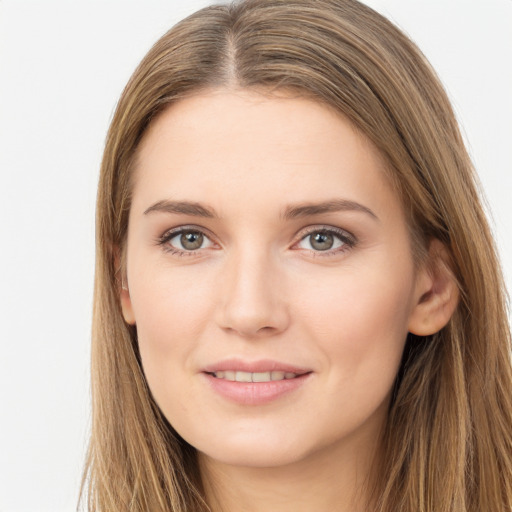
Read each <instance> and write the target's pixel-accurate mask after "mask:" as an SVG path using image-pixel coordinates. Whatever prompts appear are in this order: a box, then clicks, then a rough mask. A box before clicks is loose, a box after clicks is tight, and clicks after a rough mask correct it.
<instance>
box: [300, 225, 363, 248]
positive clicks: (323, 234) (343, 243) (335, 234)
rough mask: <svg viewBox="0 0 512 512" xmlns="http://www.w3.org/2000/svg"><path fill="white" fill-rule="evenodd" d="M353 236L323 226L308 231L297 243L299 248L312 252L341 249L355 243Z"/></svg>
mask: <svg viewBox="0 0 512 512" xmlns="http://www.w3.org/2000/svg"><path fill="white" fill-rule="evenodd" d="M355 243H356V242H355V240H354V238H353V237H352V236H351V235H350V234H349V233H347V232H346V231H343V230H341V229H337V228H323V229H316V230H314V231H310V232H309V233H307V234H306V235H305V236H303V237H302V239H301V240H300V241H299V243H298V244H297V247H298V248H299V249H306V250H308V251H314V252H327V251H338V250H339V251H342V250H343V249H345V248H350V247H353V246H354V245H355Z"/></svg>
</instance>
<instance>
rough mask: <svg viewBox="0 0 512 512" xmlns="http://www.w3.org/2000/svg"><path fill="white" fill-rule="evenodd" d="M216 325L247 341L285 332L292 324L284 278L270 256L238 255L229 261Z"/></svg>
mask: <svg viewBox="0 0 512 512" xmlns="http://www.w3.org/2000/svg"><path fill="white" fill-rule="evenodd" d="M221 288H222V292H221V293H220V301H219V303H218V306H217V323H218V325H219V326H220V327H221V328H222V329H223V330H226V331H230V332H236V333H237V334H238V335H239V336H242V337H244V338H260V337H264V336H272V335H275V334H278V333H281V332H283V331H284V330H286V328H287V327H288V325H289V321H290V318H289V309H288V303H287V300H286V291H285V286H284V275H283V272H281V271H280V270H279V264H278V263H277V262H272V257H271V255H269V254H266V253H262V254H254V253H253V254H245V255H243V254H239V255H236V256H234V257H233V258H230V259H229V261H227V262H226V268H225V269H224V273H223V277H222V281H221Z"/></svg>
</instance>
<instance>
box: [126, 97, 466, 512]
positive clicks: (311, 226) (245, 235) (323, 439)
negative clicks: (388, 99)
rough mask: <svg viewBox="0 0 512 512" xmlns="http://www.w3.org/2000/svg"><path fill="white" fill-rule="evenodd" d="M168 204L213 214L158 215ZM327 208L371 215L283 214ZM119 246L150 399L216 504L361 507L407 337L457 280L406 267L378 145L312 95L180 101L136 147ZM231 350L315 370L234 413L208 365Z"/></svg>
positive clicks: (432, 318) (442, 305)
mask: <svg viewBox="0 0 512 512" xmlns="http://www.w3.org/2000/svg"><path fill="white" fill-rule="evenodd" d="M170 200H172V201H187V202H193V203H199V204H201V205H203V206H204V207H205V208H206V207H207V208H209V209H212V210H214V211H215V212H216V214H217V215H218V216H217V217H203V216H198V215H192V214H191V213H190V212H189V213H184V212H171V211H161V210H160V209H158V207H155V206H154V205H157V204H158V203H159V202H161V201H170ZM335 200H336V201H338V200H344V201H350V202H352V203H357V205H360V206H362V207H363V208H357V207H356V208H354V207H353V204H352V205H351V208H350V209H342V210H339V211H329V212H324V213H311V212H310V213H308V212H303V215H302V216H300V217H296V218H285V217H283V212H285V211H286V210H287V209H289V208H291V207H295V206H297V205H304V204H310V203H324V202H332V201H335ZM160 204H161V203H160ZM151 207H153V210H152V211H148V209H149V208H151ZM364 209H368V210H369V211H371V213H369V212H368V211H364ZM196 213H197V212H196ZM182 226H185V227H188V228H189V229H190V226H194V228H193V229H194V230H196V231H201V232H202V233H204V238H203V241H204V243H203V245H202V246H200V248H198V249H196V250H185V249H184V248H183V246H181V245H180V240H181V238H180V236H179V235H177V234H175V233H174V234H173V236H174V237H173V238H172V237H170V236H167V238H165V235H166V234H168V232H169V230H172V229H175V228H180V227H182ZM322 229H338V230H342V231H341V232H338V234H334V235H332V236H333V237H334V238H333V241H334V249H333V250H327V251H322V250H317V249H316V248H315V247H313V245H312V238H311V236H310V235H311V232H315V230H316V233H317V234H318V231H319V230H322ZM339 233H341V235H342V236H341V237H340V238H338V237H339V236H340V235H339ZM163 237H164V239H163ZM170 238H171V239H170ZM433 247H434V249H435V250H434V249H432V248H431V251H430V252H431V254H434V253H435V255H437V256H436V257H438V255H439V254H441V257H442V248H440V247H439V244H437V245H436V244H433ZM126 250H127V252H126V256H127V259H126V261H127V263H126V265H127V266H126V284H127V285H126V286H125V288H124V289H123V290H121V302H122V307H123V314H124V317H125V320H126V321H127V322H128V323H130V324H136V326H137V332H138V339H139V346H140V353H141V358H142V364H143V368H144V372H145V374H146V377H147V380H148V383H149V386H150V388H151V391H152V393H153V395H154V397H155V399H156V401H157V403H158V404H159V406H160V408H161V409H162V411H163V412H164V414H165V415H166V417H167V418H168V420H169V421H170V422H171V424H172V425H173V426H174V428H175V429H176V430H177V432H178V433H179V434H180V435H181V436H182V437H183V438H184V439H185V440H186V441H188V442H189V443H190V444H191V445H192V446H194V447H195V448H197V450H198V454H199V455H198V457H199V463H200V469H201V473H202V476H203V480H204V481H205V486H206V493H207V497H208V500H209V501H210V503H211V505H212V507H213V509H214V510H223V511H235V510H236V511H237V512H240V511H251V512H256V511H263V510H265V511H268V510H272V511H274V512H275V511H290V512H291V511H294V512H298V511H299V512H300V511H306V510H307V511H310V510H316V511H322V510H330V511H332V510H337V511H344V510H347V511H348V510H350V511H352V512H354V511H357V510H363V503H364V484H365V482H367V479H368V478H369V477H370V476H371V471H370V468H371V466H372V461H373V460H374V457H375V454H376V450H377V447H378V439H379V434H380V432H381V429H382V426H383V423H384V421H385V418H386V411H387V408H388V405H389V398H390V390H391V388H392V385H393V382H394V379H395V376H396V373H397V370H398V367H399V363H400V358H401V355H402V351H403V348H404V343H405V340H406V336H407V332H408V331H411V332H415V333H417V334H427V333H431V332H436V330H439V329H440V328H441V327H442V326H443V325H444V324H445V323H446V322H447V321H448V319H449V317H450V315H451V312H452V311H453V307H454V303H455V302H456V294H455V292H454V287H453V285H452V280H451V279H450V278H449V277H447V276H448V274H446V273H443V271H429V272H428V271H427V270H426V269H427V266H426V265H423V266H422V265H420V268H416V266H415V265H414V262H413V257H412V251H411V242H410V238H409V234H408V227H407V219H406V217H405V215H404V212H403V209H402V206H401V204H400V202H399V200H398V198H397V195H396V193H395V192H394V191H393V190H392V188H391V186H390V184H389V183H388V181H387V179H386V176H385V162H384V161H383V159H382V157H381V156H380V154H379V153H378V151H377V150H376V149H375V148H374V146H373V145H372V144H371V143H370V142H369V141H368V140H367V139H366V138H365V137H364V136H362V135H361V134H360V133H358V132H357V130H355V129H354V127H353V126H352V125H351V124H350V123H349V122H348V121H347V120H346V119H344V118H343V117H341V116H340V115H339V114H336V113H334V112H333V111H331V110H330V109H328V108H327V107H325V106H322V105H320V104H318V103H315V102H312V101H310V100H307V99H304V98H297V97H291V96H287V95H286V94H281V95H279V96H277V95H275V94H274V95H273V96H270V95H264V94H261V93H258V92H254V91H244V90H227V89H218V90H211V91H207V92H201V93H199V94H196V95H194V96H191V97H189V98H187V99H185V100H181V101H180V102H178V103H177V104H175V105H173V106H171V107H170V108H168V109H167V110H166V111H165V112H164V113H163V114H161V115H160V116H159V117H158V118H157V119H156V120H155V121H154V122H153V123H152V125H151V126H150V128H149V130H148V132H147V133H146V135H145V137H144V139H143V141H142V144H141V146H140V149H139V152H138V159H137V166H136V171H135V185H134V190H133V203H132V208H131V211H130V219H129V229H128V242H127V249H126ZM176 251H181V253H176ZM440 268H444V267H443V266H440ZM231 357H238V358H240V359H243V360H250V361H254V360H259V359H272V360H278V361H281V362H286V363H289V364H292V365H295V366H299V367H303V368H307V369H309V370H310V371H311V374H310V375H309V377H308V379H307V380H306V382H305V383H304V384H303V385H302V386H301V387H299V388H298V389H296V390H294V391H293V392H291V393H289V394H287V395H284V396H280V397H279V398H277V399H276V400H273V401H271V402H269V403H265V404H262V405H245V404H239V403H233V402H232V401H230V400H227V399H226V398H225V397H223V396H220V395H219V394H218V393H216V392H215V391H213V390H212V388H211V387H210V386H209V385H208V384H207V382H206V380H205V374H204V373H203V372H202V370H203V369H204V367H205V366H206V365H208V364H212V363H215V362H217V361H219V360H221V359H226V358H231Z"/></svg>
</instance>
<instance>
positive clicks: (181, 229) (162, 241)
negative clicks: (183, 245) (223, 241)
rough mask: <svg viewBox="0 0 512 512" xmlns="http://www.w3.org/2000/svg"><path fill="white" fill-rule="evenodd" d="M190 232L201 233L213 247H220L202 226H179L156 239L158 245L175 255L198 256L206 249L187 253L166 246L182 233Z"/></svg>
mask: <svg viewBox="0 0 512 512" xmlns="http://www.w3.org/2000/svg"><path fill="white" fill-rule="evenodd" d="M189 231H196V232H198V233H201V234H202V235H203V236H204V237H205V238H207V239H208V240H209V241H210V242H211V243H212V245H214V246H215V245H217V246H218V245H219V244H218V243H217V242H216V241H215V237H214V236H213V235H212V234H210V231H209V230H207V229H205V228H203V227H201V226H196V225H194V224H186V225H181V226H177V227H175V228H171V229H167V230H166V231H164V233H163V234H162V235H160V236H159V237H158V238H157V239H156V244H157V245H161V246H163V247H164V249H165V250H167V251H169V252H171V253H173V254H183V255H187V256H193V255H197V254H198V253H199V252H200V251H202V250H205V249H206V248H205V249H197V250H190V251H187V250H181V249H179V248H177V247H173V246H171V245H168V246H166V244H167V243H168V242H169V241H170V240H172V239H173V238H174V237H176V236H178V235H180V234H182V233H186V232H189Z"/></svg>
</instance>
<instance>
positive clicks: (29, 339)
mask: <svg viewBox="0 0 512 512" xmlns="http://www.w3.org/2000/svg"><path fill="white" fill-rule="evenodd" d="M207 3H209V2H207V1H200V0H195V1H192V0H179V1H177V0H165V1H164V0H161V1H156V0H151V1H148V0H144V1H142V0H138V1H135V0H115V1H114V0H109V1H103V2H100V1H85V0H83V1H79V2H69V1H63V0H62V1H55V0H53V1H46V2H37V1H35V0H32V1H23V2H20V1H19V0H0V216H1V217H0V243H1V245H0V247H1V249H0V321H1V323H0V325H1V328H2V335H1V336H2V338H1V352H0V354H1V355H0V404H1V417H0V454H1V455H0V512H68V511H72V510H74V509H75V508H76V498H77V493H78V487H79V482H80V475H81V468H82V464H83V457H84V454H85V446H86V442H87V430H88V422H89V381H88V379H89V376H88V371H89V344H90V318H91V308H92V282H93V273H94V201H95V193H96V190H95V189H96V182H97V177H98V168H99V164H100V159H101V152H102V147H103V142H104V138H105V133H106V130H107V127H108V124H109V121H110V119H111V116H112V113H113V109H114V107H115V104H116V101H117V98H118V97H119V94H120V92H121V90H122V88H123V86H124V84H125V83H126V81H127V80H128V78H129V76H130V74H131V73H132V71H133V69H134V68H135V66H136V64H137V63H138V61H139V60H140V59H141V58H142V57H143V55H144V54H145V53H146V51H147V50H148V49H149V47H150V45H151V44H152V43H153V42H154V41H155V40H156V39H157V38H158V37H159V36H160V35H162V34H163V33H164V32H165V31H166V30H167V29H168V28H169V27H170V26H171V25H173V24H174V23H175V22H176V21H178V20H179V19H181V18H182V17H184V16H185V15H187V14H189V13H190V12H192V11H194V10H196V9H197V8H200V7H202V6H204V5H206V4H207ZM366 3H368V4H369V5H371V6H373V7H374V8H376V9H377V10H379V11H381V12H382V13H383V14H385V15H386V16H388V17H389V18H391V19H392V20H393V21H395V22H396V23H397V24H398V25H399V26H401V27H402V28H403V29H404V30H405V31H406V32H407V33H408V34H409V35H410V36H411V37H412V38H413V39H414V40H415V41H416V42H417V43H418V45H419V46H420V48H422V50H423V51H424V53H425V54H426V55H427V57H428V58H429V59H430V61H431V62H432V64H433V65H434V67H435V68H436V69H437V71H438V73H439V75H440V76H441V79H442V81H443V83H444V84H445V86H446V88H447V90H448V92H449V95H450V97H451V99H452V101H453V103H454V106H455V109H456V112H457V115H458V117H459V120H460V122H461V124H462V126H463V132H464V134H465V137H466V140H467V143H468V146H469V150H470V152H471V155H472V157H473V160H474V162H475V164H476V167H477V169H478V171H479V174H480V177H481V181H482V184H483V187H484V190H485V192H486V196H487V198H488V203H489V210H490V213H491V214H492V217H493V221H492V223H493V228H494V231H495V234H496V237H497V240H498V244H499V248H500V251H501V254H502V260H503V264H504V269H505V272H506V277H507V282H508V286H509V289H511V288H512V207H511V205H510V200H511V192H512V169H511V161H512V158H511V156H512V154H511V153H512V151H511V146H512V122H511V119H512V95H511V93H510V91H512V64H511V63H512V1H511V0H487V1H486V2H482V1H481V0H367V2H366Z"/></svg>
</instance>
